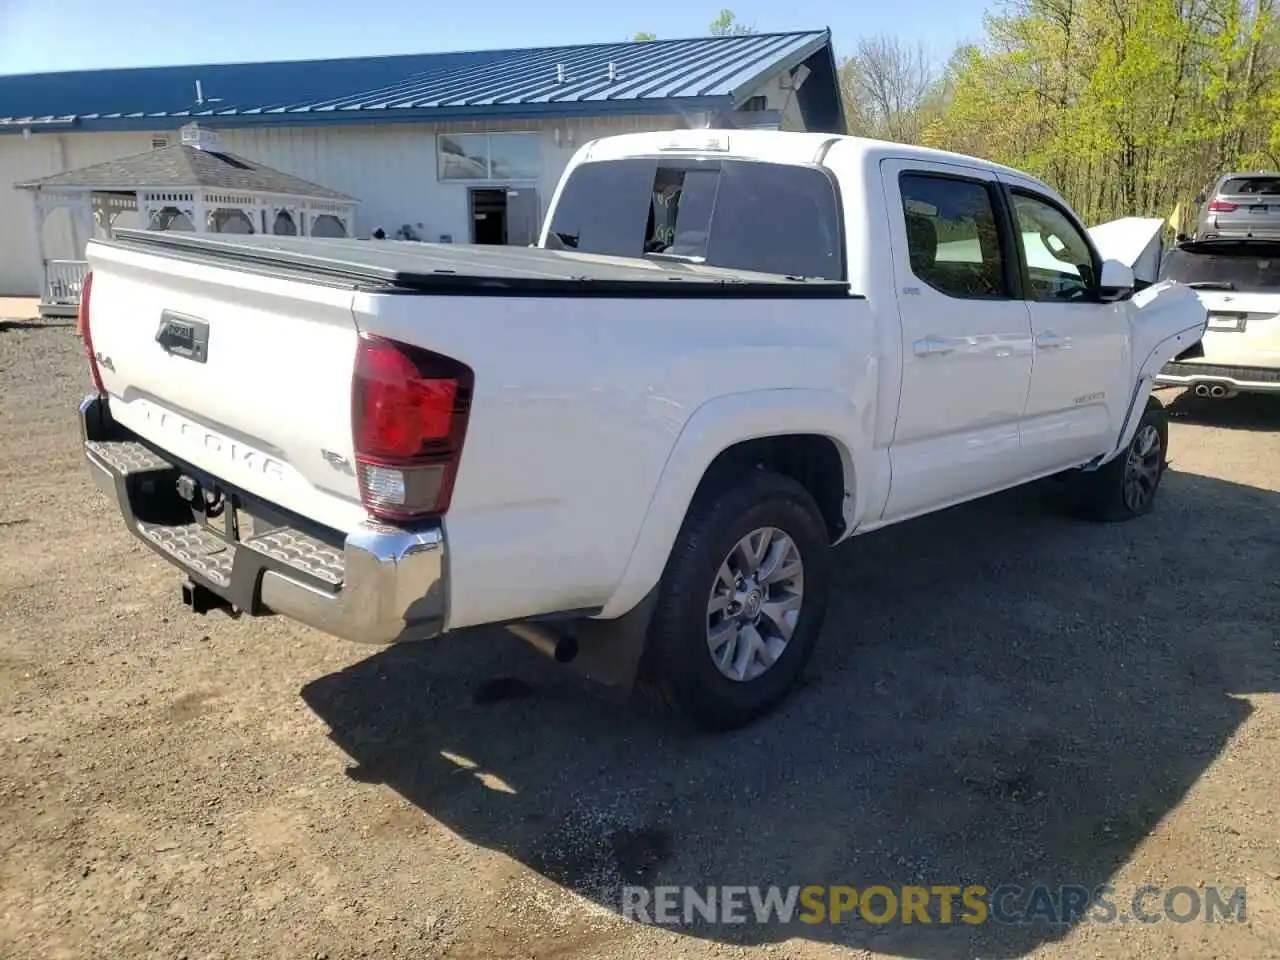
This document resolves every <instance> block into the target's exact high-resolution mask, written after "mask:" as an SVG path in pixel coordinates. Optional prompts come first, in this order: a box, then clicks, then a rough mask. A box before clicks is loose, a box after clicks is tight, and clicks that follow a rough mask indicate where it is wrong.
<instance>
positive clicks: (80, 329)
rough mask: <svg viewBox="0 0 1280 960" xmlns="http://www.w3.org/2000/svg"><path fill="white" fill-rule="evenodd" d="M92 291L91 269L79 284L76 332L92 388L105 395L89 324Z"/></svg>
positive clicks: (100, 394) (102, 395) (101, 395)
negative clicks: (87, 361)
mask: <svg viewBox="0 0 1280 960" xmlns="http://www.w3.org/2000/svg"><path fill="white" fill-rule="evenodd" d="M92 291H93V271H92V270H90V271H88V272H87V273H86V274H85V275H84V282H83V283H82V284H81V285H80V309H79V311H77V313H76V333H78V334H80V339H81V340H83V341H84V355H85V356H86V357H88V358H89V376H90V377H92V378H93V389H94V390H96V391H97V392H98V396H100V397H105V396H106V395H107V388H106V387H105V386H103V383H102V371H101V370H99V369H98V355H97V354H96V353H95V352H94V349H93V330H92V328H91V327H90V325H89V294H90V293H91V292H92Z"/></svg>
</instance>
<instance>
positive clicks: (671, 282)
mask: <svg viewBox="0 0 1280 960" xmlns="http://www.w3.org/2000/svg"><path fill="white" fill-rule="evenodd" d="M96 242H97V243H106V244H108V245H120V246H124V247H135V248H137V247H145V248H147V249H149V250H154V251H156V252H163V253H165V254H166V255H170V256H176V257H180V258H194V259H199V260H206V259H207V260H210V261H215V262H218V263H224V264H227V265H233V264H236V265H241V266H244V267H249V268H257V269H264V270H272V269H275V270H283V271H287V272H289V273H294V274H297V273H304V274H312V275H315V276H316V277H317V278H324V279H328V280H336V281H349V282H352V283H353V284H356V285H378V286H390V287H398V288H403V289H409V290H422V291H425V292H431V291H438V292H465V293H486V292H488V293H497V294H501V293H510V294H518V293H521V292H557V291H563V292H566V293H568V292H575V293H598V294H608V293H612V292H618V293H643V294H644V295H653V294H655V293H662V292H666V293H668V294H669V295H673V296H708V295H711V296H714V295H717V294H723V295H729V296H764V297H770V296H779V297H793V296H801V297H803V296H806V295H808V296H820V297H831V296H849V295H850V294H849V285H848V284H847V283H844V282H840V281H832V280H825V279H820V278H812V279H806V278H797V277H784V276H780V275H777V274H769V273H754V272H750V271H746V270H730V269H726V268H722V267H710V266H705V265H702V264H694V263H684V262H680V261H667V260H658V259H652V260H651V259H648V258H645V259H639V258H634V259H633V258H629V257H607V256H597V255H594V254H585V253H576V252H573V251H563V250H549V249H544V248H541V247H509V246H481V245H471V244H448V243H418V242H414V241H396V240H350V239H330V238H319V237H276V236H229V235H225V234H221V235H196V234H183V233H169V232H153V231H145V230H120V231H117V233H116V239H115V240H113V241H102V240H99V241H96Z"/></svg>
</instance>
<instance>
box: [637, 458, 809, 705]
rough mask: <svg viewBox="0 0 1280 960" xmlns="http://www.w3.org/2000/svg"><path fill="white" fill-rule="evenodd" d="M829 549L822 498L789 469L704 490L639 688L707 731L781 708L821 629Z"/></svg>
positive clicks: (681, 544)
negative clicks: (817, 498) (816, 499)
mask: <svg viewBox="0 0 1280 960" xmlns="http://www.w3.org/2000/svg"><path fill="white" fill-rule="evenodd" d="M828 551H829V546H828V534H827V529H826V525H825V524H824V522H823V519H822V514H821V511H820V510H819V509H818V505H817V504H816V503H815V502H814V499H813V497H812V496H811V495H810V494H809V492H808V491H807V490H805V488H804V487H802V486H801V485H800V484H798V483H796V482H795V481H794V480H792V479H790V478H789V477H785V476H782V475H780V474H777V473H773V472H769V471H763V470H750V471H749V472H747V474H746V476H745V477H742V478H741V479H738V478H735V479H734V480H731V481H728V482H724V483H720V484H717V485H715V486H713V487H712V488H710V489H708V490H706V491H704V492H702V493H700V494H699V496H698V497H697V499H696V500H695V501H694V503H693V505H692V506H691V507H690V510H689V515H688V516H687V517H686V518H685V522H684V525H683V527H682V528H681V530H680V534H679V536H678V537H677V539H676V543H675V546H674V547H673V548H672V552H671V557H670V559H669V560H668V563H667V569H666V571H665V573H664V575H663V579H662V583H661V585H660V587H659V593H658V602H657V606H656V608H655V610H654V614H653V620H652V621H651V624H650V630H649V636H648V642H647V644H646V649H645V656H644V660H643V663H642V666H641V675H640V687H641V689H642V690H643V691H644V692H645V693H646V694H648V696H649V699H650V700H652V701H654V702H656V703H657V704H658V705H660V706H662V707H664V708H667V709H671V710H674V711H677V712H680V713H682V714H684V715H685V716H687V717H689V718H690V719H692V720H693V721H694V722H696V723H697V724H699V725H700V726H703V727H706V728H708V729H716V730H723V729H730V728H733V727H739V726H742V725H743V724H746V723H749V722H750V721H752V720H754V719H756V718H757V717H759V716H761V715H763V714H765V713H767V712H768V711H770V710H772V709H773V708H774V707H775V706H776V705H777V704H778V703H779V702H780V701H781V700H782V699H783V698H784V697H785V696H786V695H787V694H788V693H789V692H790V691H791V689H792V688H793V687H794V686H795V685H796V683H797V681H798V680H799V678H800V675H801V673H802V672H803V670H804V667H805V664H806V663H807V662H808V660H809V657H810V655H811V654H812V652H813V647H814V643H815V642H816V640H817V638H818V633H819V631H820V630H821V628H822V620H823V617H824V615H825V612H826V589H827V582H826V570H827V554H828Z"/></svg>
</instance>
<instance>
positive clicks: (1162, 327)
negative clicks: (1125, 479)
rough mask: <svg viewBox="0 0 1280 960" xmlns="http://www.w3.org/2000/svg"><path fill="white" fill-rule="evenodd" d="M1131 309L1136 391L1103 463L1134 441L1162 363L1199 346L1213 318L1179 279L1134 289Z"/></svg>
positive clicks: (1131, 354)
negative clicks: (1118, 432) (1174, 281)
mask: <svg viewBox="0 0 1280 960" xmlns="http://www.w3.org/2000/svg"><path fill="white" fill-rule="evenodd" d="M1126 306H1127V307H1128V311H1127V312H1128V315H1129V336H1130V339H1129V342H1130V345H1131V348H1132V349H1131V352H1130V356H1131V357H1132V358H1133V368H1132V377H1133V393H1132V395H1131V397H1130V399H1129V407H1128V410H1127V411H1126V413H1125V417H1124V421H1123V423H1122V425H1121V428H1120V434H1119V436H1117V437H1116V443H1115V446H1114V447H1113V448H1112V450H1111V451H1110V452H1109V453H1108V454H1106V455H1105V456H1104V457H1103V458H1102V459H1101V460H1099V461H1098V463H1097V466H1102V465H1103V464H1104V463H1107V462H1108V461H1110V460H1113V459H1114V458H1115V457H1116V456H1117V455H1118V454H1120V453H1121V452H1122V451H1123V450H1125V449H1126V448H1127V447H1128V446H1129V441H1130V440H1132V439H1133V435H1134V432H1135V431H1136V430H1137V429H1138V421H1139V420H1140V419H1141V418H1142V411H1143V409H1144V408H1145V407H1146V405H1147V398H1148V397H1149V396H1150V395H1151V388H1152V386H1153V385H1154V383H1155V379H1156V375H1157V374H1159V372H1160V369H1161V368H1162V367H1163V366H1164V365H1165V364H1166V363H1168V362H1169V361H1171V360H1173V359H1174V358H1176V357H1178V356H1180V355H1185V354H1186V353H1187V351H1189V350H1190V351H1193V352H1194V350H1195V348H1196V346H1197V345H1198V344H1199V343H1200V340H1201V338H1202V337H1203V336H1204V332H1205V329H1206V327H1207V326H1208V324H1209V312H1208V311H1207V310H1206V309H1205V306H1204V304H1203V303H1202V302H1201V301H1200V298H1199V297H1198V296H1196V292H1195V291H1194V290H1192V289H1191V288H1190V287H1188V286H1185V285H1184V284H1180V283H1172V282H1168V281H1165V282H1162V283H1157V284H1155V285H1153V286H1150V287H1146V288H1144V289H1142V290H1139V291H1138V292H1137V293H1135V294H1134V295H1133V296H1132V297H1130V298H1129V300H1128V301H1127V302H1126Z"/></svg>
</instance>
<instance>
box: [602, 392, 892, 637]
mask: <svg viewBox="0 0 1280 960" xmlns="http://www.w3.org/2000/svg"><path fill="white" fill-rule="evenodd" d="M866 419H867V418H866V417H864V416H861V415H860V412H859V411H858V410H857V409H856V408H855V407H854V405H853V403H852V402H850V401H849V400H848V399H847V398H845V397H843V396H841V395H840V394H837V393H834V392H832V391H827V390H808V389H780V390H758V391H751V392H748V393H736V394H731V395H729V396H723V397H717V398H716V399H714V400H709V401H708V402H707V403H705V404H703V405H702V406H701V407H699V408H698V409H697V410H696V411H694V413H693V415H692V416H691V417H690V418H689V419H688V420H687V421H686V422H685V425H684V427H683V428H682V429H681V431H680V434H679V436H678V437H677V438H676V442H675V445H674V446H673V448H672V451H671V455H670V457H668V459H667V463H666V466H665V467H664V468H663V471H662V475H661V476H660V477H659V479H658V485H657V488H656V490H655V491H654V495H653V499H652V500H651V501H650V503H649V509H648V512H647V513H646V515H645V518H644V523H643V525H642V526H641V528H640V533H639V536H638V537H637V539H636V544H635V547H634V548H633V549H632V552H631V558H630V560H629V561H628V563H627V568H626V571H625V573H624V574H623V576H622V580H621V582H620V583H619V585H618V588H617V590H615V591H614V594H613V596H612V597H611V598H610V599H609V602H608V603H607V604H605V606H604V608H603V609H602V610H601V612H600V616H601V617H606V618H608V617H617V616H620V615H622V614H624V613H626V612H627V611H628V610H630V609H631V608H632V607H634V606H635V605H636V604H637V603H639V602H640V601H641V600H642V599H643V598H644V597H645V595H646V594H648V593H649V591H650V590H652V589H653V587H654V585H655V584H657V582H658V581H659V579H661V577H662V571H663V569H664V568H665V567H666V564H667V558H668V556H669V555H670V553H671V548H672V545H673V544H674V543H675V540H676V536H677V535H678V534H679V532H680V526H681V524H683V523H684V518H685V514H686V513H687V512H688V510H689V504H690V503H692V502H693V495H694V493H695V492H696V491H697V489H698V484H699V483H700V482H701V481H702V477H703V475H704V474H705V473H706V470H707V467H709V466H710V465H711V462H712V461H713V460H715V458H716V457H717V456H719V454H720V453H721V452H722V451H724V450H727V449H728V448H729V447H732V446H734V445H735V444H738V443H741V442H743V441H745V440H755V439H759V438H761V437H771V436H774V437H776V436H784V435H788V434H817V435H820V436H825V437H829V438H830V439H831V440H832V441H833V442H834V443H835V445H836V448H837V449H838V450H839V451H840V457H841V461H842V463H843V466H844V475H845V521H846V526H847V527H848V528H852V527H853V525H854V520H855V518H857V517H860V516H862V511H863V510H864V509H865V505H864V503H863V502H862V501H863V500H864V499H865V497H866V493H865V491H864V490H863V489H862V488H861V487H860V486H859V485H857V484H855V482H854V477H856V476H859V475H861V476H866V475H868V473H869V471H868V472H864V473H860V469H862V470H865V469H866V466H867V465H866V464H864V463H861V462H860V460H862V459H863V458H865V457H866V456H868V453H867V452H866V451H867V445H866V444H864V443H861V442H857V441H856V439H854V438H856V437H858V436H861V437H870V436H872V433H871V431H872V429H873V426H874V425H873V424H871V423H869V422H864V420H866ZM851 439H853V441H854V442H849V441H850V440H851ZM854 451H858V452H854Z"/></svg>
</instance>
